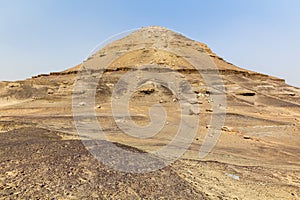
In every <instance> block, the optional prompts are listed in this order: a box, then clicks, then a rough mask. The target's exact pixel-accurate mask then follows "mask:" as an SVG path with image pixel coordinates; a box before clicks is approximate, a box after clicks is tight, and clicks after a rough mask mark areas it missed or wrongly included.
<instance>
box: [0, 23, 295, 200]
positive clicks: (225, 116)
mask: <svg viewBox="0 0 300 200" xmlns="http://www.w3.org/2000/svg"><path fill="white" fill-rule="evenodd" d="M135 87H136V88H135ZM153 105H154V106H153ZM150 107H152V110H151V112H149V108H150ZM161 107H164V112H161V110H160V108H161ZM127 111H129V113H130V116H129V115H128V113H127ZM164 114H166V116H164ZM0 116H1V121H0V131H1V134H0V137H1V140H0V143H1V147H0V150H1V151H0V152H1V157H0V161H1V162H0V163H1V168H0V172H1V173H0V188H1V190H0V195H1V196H2V197H4V198H7V199H9V198H21V199H23V198H33V197H40V198H45V197H46V198H54V199H72V198H83V199H93V198H99V199H144V198H145V199H156V198H166V199H298V198H299V196H300V193H299V191H300V178H299V177H300V148H299V147H300V134H299V133H300V123H299V122H300V89H299V88H296V87H293V86H290V85H287V84H286V83H285V81H284V80H283V79H280V78H276V77H272V76H268V75H265V74H260V73H257V72H253V71H249V70H246V69H242V68H239V67H237V66H235V65H234V64H231V63H229V62H227V61H226V60H224V59H223V58H221V57H219V56H218V55H216V54H215V53H214V52H213V51H212V50H211V49H210V48H209V47H208V46H207V45H206V44H203V43H200V42H197V41H193V40H191V39H189V38H186V37H185V36H183V35H181V34H179V33H175V32H173V31H171V30H168V29H166V28H162V27H145V28H142V29H140V30H137V31H135V32H133V33H131V34H130V35H127V36H125V37H124V38H122V39H118V40H116V41H114V42H112V43H109V44H108V45H106V46H105V47H103V48H102V49H100V50H99V51H97V52H95V53H94V54H93V55H91V56H90V57H89V58H88V59H87V60H85V61H84V62H83V63H82V64H80V65H78V66H75V67H73V68H70V69H67V70H65V71H63V72H54V73H50V74H41V75H38V76H34V77H32V78H29V79H26V80H23V81H17V82H1V83H0ZM131 120H132V121H133V122H134V123H129V122H130V121H131ZM95 122H97V123H99V125H100V127H101V129H99V127H98V125H97V126H96V125H95ZM151 122H152V123H151ZM147 125H149V127H148V128H147ZM161 125H163V126H162V127H160V126H161ZM132 127H134V128H136V130H138V131H134V130H133V129H132ZM101 131H102V133H101ZM103 133H105V137H106V138H105V139H106V140H108V141H111V142H112V143H106V142H104V143H103V139H104V135H103ZM126 133H127V134H126ZM128 134H132V135H128ZM194 134H195V135H194ZM149 135H153V136H152V137H147V136H149ZM177 136H178V137H177ZM99 141H101V142H99ZM95 144H97V145H98V146H97V147H95ZM111 144H114V147H118V148H111V146H110V145H111ZM168 144H172V145H169V146H168ZM186 144H187V145H186ZM165 147H168V148H166V149H167V150H168V151H167V150H166V151H163V150H165V149H164V148H165ZM161 149H163V150H162V151H160V150H161ZM112 150H116V151H112ZM123 150H126V153H124V152H123ZM182 150H184V152H183V151H182ZM185 150H186V151H185ZM181 151H182V153H183V155H181ZM145 152H158V153H157V154H155V153H154V155H155V156H157V155H158V158H157V157H141V159H149V160H151V162H153V163H154V164H153V165H149V166H148V165H147V162H146V161H149V160H145V161H143V160H139V159H135V158H139V157H138V156H140V155H143V156H144V155H148V154H146V153H145ZM199 152H200V155H199ZM97 153H99V154H97ZM93 155H94V156H93ZM95 155H96V156H95ZM99 155H101V156H99ZM134 155H137V157H134ZM150 155H152V154H150ZM201 155H202V156H201ZM97 156H98V157H97ZM118 156H119V157H118ZM131 156H133V157H131ZM160 156H161V157H160ZM176 156H178V157H179V156H180V158H178V157H176ZM97 159H98V160H97ZM124 163H125V164H124ZM124 166H125V168H124ZM128 166H130V167H128ZM145 166H147V167H148V168H145ZM114 167H115V168H114ZM122 167H123V168H122ZM155 167H157V168H158V169H157V170H154V169H155ZM152 168H153V170H151V169H152ZM135 169H137V170H141V171H142V172H144V171H146V172H145V173H137V172H138V171H134V170H135ZM148 169H150V170H148ZM130 170H133V171H130Z"/></svg>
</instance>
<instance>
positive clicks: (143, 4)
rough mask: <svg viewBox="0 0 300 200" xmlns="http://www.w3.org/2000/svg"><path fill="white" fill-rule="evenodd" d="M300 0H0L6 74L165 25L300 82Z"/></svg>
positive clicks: (69, 58) (56, 64)
mask: <svg viewBox="0 0 300 200" xmlns="http://www.w3.org/2000/svg"><path fill="white" fill-rule="evenodd" d="M299 10H300V1H297V0H285V1H284V0H281V1H280V0H260V1H259V0H245V1H241V0H209V1H208V0H206V1H202V0H181V1H179V0H172V1H171V0H170V1H167V0H151V1H146V0H107V1H101V0H60V1H59V0H0V61H1V68H0V80H17V79H25V78H28V77H30V76H32V75H36V74H40V73H48V72H50V71H60V70H63V69H66V68H69V67H72V66H74V65H76V64H78V63H80V62H81V61H82V60H83V59H84V58H85V57H86V56H87V55H88V54H89V52H90V51H91V50H92V49H93V48H94V47H95V46H96V45H97V44H98V43H99V42H101V41H103V40H104V39H106V38H107V37H109V36H111V35H113V34H116V33H119V32H121V31H124V30H128V29H132V28H138V27H142V26H150V25H159V26H164V27H167V28H170V29H173V30H177V31H180V32H182V33H184V34H185V35H187V36H189V37H191V38H192V39H195V40H198V41H201V42H204V43H206V44H208V45H209V46H210V47H211V48H212V49H213V51H214V52H216V53H217V54H218V55H220V56H222V57H223V58H224V59H226V60H228V61H230V62H232V63H234V64H236V65H238V66H240V67H243V68H246V69H250V70H254V71H258V72H262V73H266V74H269V75H274V76H277V77H281V78H284V79H286V81H287V83H289V84H292V85H295V86H298V87H300V79H299V77H298V75H299V74H300V66H299V59H300V38H299V35H300V12H299Z"/></svg>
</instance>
